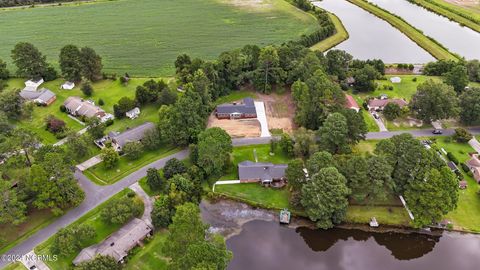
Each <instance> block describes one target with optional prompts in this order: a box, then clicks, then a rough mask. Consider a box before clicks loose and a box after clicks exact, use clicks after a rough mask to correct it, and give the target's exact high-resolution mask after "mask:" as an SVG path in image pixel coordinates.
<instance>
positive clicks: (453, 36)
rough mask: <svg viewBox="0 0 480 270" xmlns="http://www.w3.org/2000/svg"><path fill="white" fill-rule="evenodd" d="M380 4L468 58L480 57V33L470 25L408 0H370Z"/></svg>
mask: <svg viewBox="0 0 480 270" xmlns="http://www.w3.org/2000/svg"><path fill="white" fill-rule="evenodd" d="M369 1H370V2H372V3H375V4H377V5H378V6H380V7H382V8H384V9H386V10H388V11H390V12H391V13H394V14H396V15H399V16H400V17H402V18H403V19H404V20H405V21H407V22H408V23H409V24H411V25H413V26H414V27H416V28H418V29H420V30H422V31H423V33H425V35H427V36H430V37H432V38H434V39H435V40H437V41H438V42H440V43H441V44H443V45H444V46H445V47H447V48H448V49H449V50H450V51H452V52H454V53H458V54H460V55H461V56H464V57H466V58H467V59H480V33H477V32H475V31H473V30H472V29H470V28H468V27H462V26H461V25H460V24H458V23H456V22H453V21H450V20H449V19H447V18H445V17H443V16H440V15H437V14H435V13H433V12H430V11H428V10H427V9H424V8H422V7H420V6H417V5H415V4H412V3H410V2H408V1H407V0H369Z"/></svg>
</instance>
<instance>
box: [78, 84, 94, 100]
mask: <svg viewBox="0 0 480 270" xmlns="http://www.w3.org/2000/svg"><path fill="white" fill-rule="evenodd" d="M81 90H82V92H83V94H84V95H85V96H87V97H89V96H91V95H92V94H93V87H92V85H91V84H90V83H88V82H86V83H84V84H83V85H82V87H81Z"/></svg>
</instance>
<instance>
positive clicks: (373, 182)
mask: <svg viewBox="0 0 480 270" xmlns="http://www.w3.org/2000/svg"><path fill="white" fill-rule="evenodd" d="M367 168H368V169H367V179H368V181H369V183H368V185H367V188H368V198H369V199H371V200H372V201H375V200H378V201H384V200H385V199H387V195H388V194H391V192H393V190H394V188H395V183H394V182H393V179H392V171H393V168H392V166H390V164H389V163H388V161H387V160H386V159H385V158H384V157H378V156H371V157H369V158H368V159H367Z"/></svg>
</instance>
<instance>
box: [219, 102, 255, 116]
mask: <svg viewBox="0 0 480 270" xmlns="http://www.w3.org/2000/svg"><path fill="white" fill-rule="evenodd" d="M217 113H221V114H232V113H245V114H256V113H257V110H256V109H255V102H254V101H253V99H252V98H244V99H243V102H242V103H226V104H220V105H218V106H217Z"/></svg>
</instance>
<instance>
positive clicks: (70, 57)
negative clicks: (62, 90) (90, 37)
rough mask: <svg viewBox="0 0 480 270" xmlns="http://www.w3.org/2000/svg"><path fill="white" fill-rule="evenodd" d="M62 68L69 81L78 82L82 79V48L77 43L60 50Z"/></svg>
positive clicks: (63, 74)
mask: <svg viewBox="0 0 480 270" xmlns="http://www.w3.org/2000/svg"><path fill="white" fill-rule="evenodd" d="M59 62H60V70H61V71H62V76H63V77H64V78H65V79H67V80H68V81H72V82H78V81H80V80H81V79H82V64H81V54H80V50H79V49H78V47H77V46H75V45H65V46H64V47H63V48H62V49H61V50H60V60H59Z"/></svg>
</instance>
